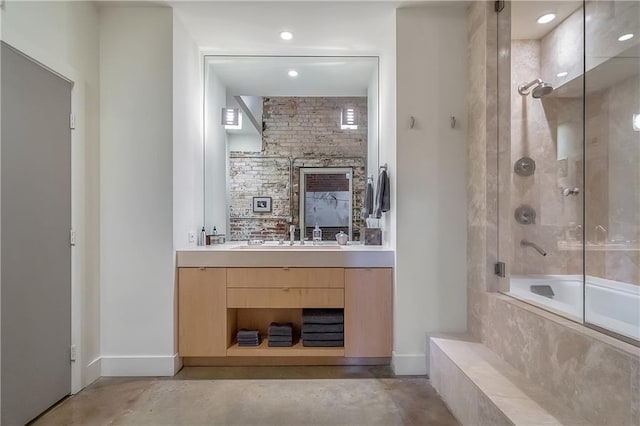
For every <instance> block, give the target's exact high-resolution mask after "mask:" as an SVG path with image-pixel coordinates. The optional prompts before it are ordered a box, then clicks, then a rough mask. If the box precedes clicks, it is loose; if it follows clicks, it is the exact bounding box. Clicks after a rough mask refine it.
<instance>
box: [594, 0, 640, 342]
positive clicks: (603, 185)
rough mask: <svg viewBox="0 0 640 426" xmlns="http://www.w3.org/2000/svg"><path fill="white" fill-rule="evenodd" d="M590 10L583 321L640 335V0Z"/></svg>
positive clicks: (601, 4)
mask: <svg viewBox="0 0 640 426" xmlns="http://www.w3.org/2000/svg"><path fill="white" fill-rule="evenodd" d="M585 13H586V16H585V18H586V19H585V22H586V24H585V74H584V75H585V85H584V89H585V154H586V156H585V157H586V163H585V180H586V186H585V213H586V214H585V228H584V229H585V249H586V252H585V254H586V256H585V258H586V263H585V306H584V315H585V323H587V324H588V325H589V326H592V327H594V328H597V329H600V330H601V331H604V332H608V333H614V334H616V335H618V336H619V337H621V338H624V339H632V340H635V341H638V340H640V287H639V286H640V54H639V53H640V3H638V2H631V1H590V2H587V3H586V4H585Z"/></svg>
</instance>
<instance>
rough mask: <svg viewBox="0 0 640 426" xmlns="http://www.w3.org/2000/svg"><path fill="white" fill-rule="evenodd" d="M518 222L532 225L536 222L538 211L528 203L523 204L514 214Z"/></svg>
mask: <svg viewBox="0 0 640 426" xmlns="http://www.w3.org/2000/svg"><path fill="white" fill-rule="evenodd" d="M514 216H515V218H516V222H518V223H519V224H520V225H532V224H534V223H536V211H535V210H534V209H533V207H531V206H528V205H526V204H523V205H521V206H520V207H518V208H517V209H516V212H515V214H514Z"/></svg>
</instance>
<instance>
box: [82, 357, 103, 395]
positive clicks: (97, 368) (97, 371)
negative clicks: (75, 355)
mask: <svg viewBox="0 0 640 426" xmlns="http://www.w3.org/2000/svg"><path fill="white" fill-rule="evenodd" d="M101 375H102V359H101V358H100V357H98V358H96V359H94V360H93V361H91V362H90V363H89V365H87V368H86V370H85V376H84V380H83V383H82V387H83V388H84V387H86V386H89V385H90V384H91V383H93V382H95V381H96V380H98V379H99V378H100V376H101Z"/></svg>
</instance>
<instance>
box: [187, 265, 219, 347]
mask: <svg viewBox="0 0 640 426" xmlns="http://www.w3.org/2000/svg"><path fill="white" fill-rule="evenodd" d="M226 319H227V270H226V269H225V268H179V269H178V351H179V353H180V356H225V355H226V351H227V321H226Z"/></svg>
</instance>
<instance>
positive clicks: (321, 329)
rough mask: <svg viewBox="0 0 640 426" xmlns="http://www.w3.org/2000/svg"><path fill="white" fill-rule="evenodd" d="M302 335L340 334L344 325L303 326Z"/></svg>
mask: <svg viewBox="0 0 640 426" xmlns="http://www.w3.org/2000/svg"><path fill="white" fill-rule="evenodd" d="M302 331H303V332H304V333H342V332H343V331H344V324H304V325H303V326H302Z"/></svg>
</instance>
